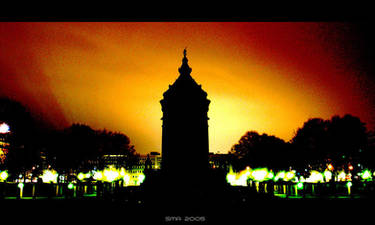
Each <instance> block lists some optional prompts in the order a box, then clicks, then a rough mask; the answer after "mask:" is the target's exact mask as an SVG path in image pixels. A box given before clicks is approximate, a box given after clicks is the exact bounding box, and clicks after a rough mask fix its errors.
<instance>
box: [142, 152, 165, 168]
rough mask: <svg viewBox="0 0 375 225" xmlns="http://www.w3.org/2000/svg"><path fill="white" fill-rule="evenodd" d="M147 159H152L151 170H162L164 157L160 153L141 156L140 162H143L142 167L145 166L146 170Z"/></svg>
mask: <svg viewBox="0 0 375 225" xmlns="http://www.w3.org/2000/svg"><path fill="white" fill-rule="evenodd" d="M147 158H149V159H150V163H151V169H153V170H159V169H161V159H162V157H161V155H160V153H159V152H150V154H147V155H140V157H139V161H140V162H141V164H142V165H144V168H146V161H147Z"/></svg>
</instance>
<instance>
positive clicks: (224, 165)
mask: <svg viewBox="0 0 375 225" xmlns="http://www.w3.org/2000/svg"><path fill="white" fill-rule="evenodd" d="M231 157H232V155H230V154H218V153H216V154H215V153H211V152H210V153H209V155H208V162H209V164H210V168H211V169H222V170H224V171H227V172H228V171H229V168H230V166H231Z"/></svg>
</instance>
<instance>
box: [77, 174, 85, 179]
mask: <svg viewBox="0 0 375 225" xmlns="http://www.w3.org/2000/svg"><path fill="white" fill-rule="evenodd" d="M77 178H78V180H83V179H84V178H85V175H84V174H83V173H79V174H78V176H77Z"/></svg>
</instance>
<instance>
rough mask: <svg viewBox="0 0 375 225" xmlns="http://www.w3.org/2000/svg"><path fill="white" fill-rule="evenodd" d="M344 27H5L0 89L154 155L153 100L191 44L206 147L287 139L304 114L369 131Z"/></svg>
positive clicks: (62, 120)
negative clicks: (250, 136)
mask: <svg viewBox="0 0 375 225" xmlns="http://www.w3.org/2000/svg"><path fill="white" fill-rule="evenodd" d="M354 31H355V27H354V28H353V26H351V25H348V24H344V23H212V22H211V23H175V22H167V23H163V22H160V23H77V22H74V23H60V22H52V23H0V49H1V50H0V51H1V52H0V88H1V90H0V95H1V96H10V97H12V98H14V99H16V100H19V101H21V102H22V103H24V104H25V105H27V106H29V107H31V108H33V109H34V110H36V111H38V112H40V113H42V115H44V116H45V117H46V118H48V119H50V120H53V122H54V123H55V124H56V125H57V126H59V127H64V126H69V125H70V124H71V123H84V124H87V125H89V126H91V127H92V128H94V129H104V128H106V129H108V130H111V131H120V132H123V133H124V134H126V135H127V136H129V138H130V140H131V142H132V143H133V144H134V145H135V148H136V150H137V152H139V153H142V154H143V153H147V152H150V151H159V152H160V151H161V124H162V121H161V120H160V118H161V117H162V112H161V106H160V103H159V101H160V100H161V99H162V94H163V92H164V91H166V90H167V89H168V85H170V84H172V83H173V82H174V81H175V79H176V78H177V77H178V75H179V74H178V67H180V65H181V59H182V51H183V49H184V48H185V47H187V57H188V59H189V65H190V67H191V68H192V69H193V71H192V77H193V78H194V79H195V80H196V81H197V83H199V84H201V85H202V88H203V89H204V90H205V91H206V92H207V93H208V99H210V100H211V104H210V107H209V112H208V116H209V118H210V120H209V137H210V140H209V142H210V151H211V152H218V151H220V152H223V153H224V152H227V151H229V150H230V148H231V146H232V145H233V144H235V143H236V142H237V141H238V140H239V139H240V137H241V136H242V135H243V134H245V132H246V131H248V130H256V131H258V132H260V133H263V132H265V133H267V134H270V135H276V136H278V137H280V138H283V139H284V140H286V141H289V140H290V139H291V138H292V137H293V135H294V132H295V131H296V130H297V128H298V127H301V126H302V125H303V123H304V122H305V121H306V120H307V119H309V118H311V117H321V118H323V119H329V118H331V117H332V116H333V115H336V114H337V115H340V116H342V115H344V114H345V113H350V114H352V115H354V116H358V117H360V118H361V120H362V121H364V122H366V123H368V128H373V125H374V120H373V118H372V117H371V115H373V114H374V111H373V108H374V107H373V103H374V99H373V96H372V95H369V92H368V90H369V89H371V87H373V84H374V81H373V80H372V79H371V75H372V74H368V73H369V71H367V70H364V67H363V65H362V64H361V63H358V62H361V61H360V59H361V58H360V56H361V52H360V51H359V50H358V48H357V46H358V45H360V44H361V43H359V41H360V39H359V38H357V36H355V35H353V32H354Z"/></svg>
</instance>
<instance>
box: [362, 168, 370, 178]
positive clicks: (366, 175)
mask: <svg viewBox="0 0 375 225" xmlns="http://www.w3.org/2000/svg"><path fill="white" fill-rule="evenodd" d="M370 178H371V172H370V171H368V170H365V171H364V172H363V173H362V179H364V180H367V179H370Z"/></svg>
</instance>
